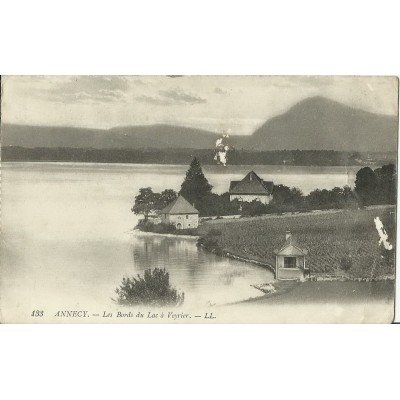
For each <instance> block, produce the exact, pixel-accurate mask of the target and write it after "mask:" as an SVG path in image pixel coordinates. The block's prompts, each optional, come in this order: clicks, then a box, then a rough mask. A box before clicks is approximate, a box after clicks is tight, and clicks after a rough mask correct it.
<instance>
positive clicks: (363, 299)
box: [247, 281, 394, 304]
mask: <svg viewBox="0 0 400 400" xmlns="http://www.w3.org/2000/svg"><path fill="white" fill-rule="evenodd" d="M274 286H275V287H276V289H277V293H274V294H272V295H266V296H263V297H259V298H255V299H250V300H247V302H250V303H251V302H256V303H265V304H299V302H301V303H302V304H312V303H316V304H349V303H365V304H367V303H368V302H371V301H381V302H385V303H393V301H394V281H379V282H368V283H365V282H304V283H299V282H294V281H280V282H278V283H275V284H274Z"/></svg>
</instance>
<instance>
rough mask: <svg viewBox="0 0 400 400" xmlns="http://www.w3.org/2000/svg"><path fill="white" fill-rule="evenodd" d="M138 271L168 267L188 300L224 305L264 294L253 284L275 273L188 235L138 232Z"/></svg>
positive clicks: (134, 238) (134, 236)
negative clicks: (200, 245) (212, 251)
mask: <svg viewBox="0 0 400 400" xmlns="http://www.w3.org/2000/svg"><path fill="white" fill-rule="evenodd" d="M131 254H132V264H133V268H134V270H135V273H139V274H142V273H143V271H144V270H146V269H148V268H155V267H158V268H166V269H167V270H168V272H169V273H170V280H171V283H172V284H173V285H174V286H176V287H177V288H179V289H180V290H183V291H184V292H185V298H186V302H188V301H189V302H191V301H192V302H193V301H194V299H195V300H196V302H200V303H201V304H208V303H212V304H221V303H226V302H233V301H239V300H242V299H245V298H248V297H255V296H258V295H261V293H260V292H259V291H257V290H256V289H254V288H253V287H252V286H251V285H253V284H257V283H261V282H268V281H270V280H272V278H273V276H272V274H271V272H269V271H267V270H265V269H263V268H261V267H257V266H254V265H251V264H245V263H241V262H238V261H235V260H230V259H226V258H223V257H218V256H216V255H214V254H210V253H208V252H206V251H204V250H203V249H199V248H198V247H197V246H196V241H195V240H193V239H186V238H174V237H163V236H158V235H150V234H142V233H139V232H137V233H134V234H132V241H131Z"/></svg>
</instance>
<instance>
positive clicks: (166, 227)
mask: <svg viewBox="0 0 400 400" xmlns="http://www.w3.org/2000/svg"><path fill="white" fill-rule="evenodd" d="M136 227H137V228H138V229H139V230H141V231H143V232H154V233H175V231H176V227H175V225H173V224H164V223H160V224H155V223H154V222H151V221H146V220H144V219H141V220H139V222H138V224H137V225H136Z"/></svg>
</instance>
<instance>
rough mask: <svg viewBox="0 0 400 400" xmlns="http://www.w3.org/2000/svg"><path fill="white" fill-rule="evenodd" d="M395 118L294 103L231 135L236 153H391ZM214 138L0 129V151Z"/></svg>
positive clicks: (162, 130)
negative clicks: (247, 130) (244, 132)
mask: <svg viewBox="0 0 400 400" xmlns="http://www.w3.org/2000/svg"><path fill="white" fill-rule="evenodd" d="M397 131H398V120H397V117H396V116H388V115H383V114H374V113H371V112H368V111H365V110H361V109H357V108H353V107H349V106H347V105H344V104H342V103H340V102H337V101H334V100H331V99H328V98H325V97H321V96H315V97H309V98H306V99H303V100H301V101H299V102H298V103H296V104H294V105H293V106H292V107H290V108H289V109H288V110H287V111H285V112H284V113H282V114H279V115H277V116H274V117H272V118H270V119H268V120H267V121H266V122H265V123H263V124H262V125H261V126H260V127H259V128H257V129H256V130H255V131H254V132H253V134H252V135H249V136H240V135H232V136H231V142H232V145H233V146H234V147H235V148H237V149H244V150H253V151H265V150H296V149H299V150H338V151H371V152H375V151H391V150H393V148H397ZM218 137H220V134H215V133H213V132H210V131H207V130H204V129H197V128H189V127H184V126H178V125H169V124H153V125H133V126H116V127H113V128H110V129H92V128H77V127H57V126H34V125H17V124H2V127H1V139H2V140H1V141H2V146H21V147H28V148H33V147H47V148H53V147H74V148H94V149H119V148H123V149H139V148H157V149H163V148H164V149H166V148H177V149H181V148H193V149H207V148H209V149H213V148H214V146H215V141H216V140H217V138H218Z"/></svg>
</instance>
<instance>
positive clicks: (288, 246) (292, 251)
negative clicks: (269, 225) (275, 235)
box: [274, 235, 308, 256]
mask: <svg viewBox="0 0 400 400" xmlns="http://www.w3.org/2000/svg"><path fill="white" fill-rule="evenodd" d="M274 253H275V254H276V255H278V256H279V255H285V256H289V255H290V256H305V255H307V254H308V251H307V250H306V249H303V248H301V247H300V246H299V245H298V243H297V240H296V238H295V237H294V236H293V235H290V236H289V237H288V238H287V239H286V242H285V244H284V245H283V246H282V248H280V249H279V250H274Z"/></svg>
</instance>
